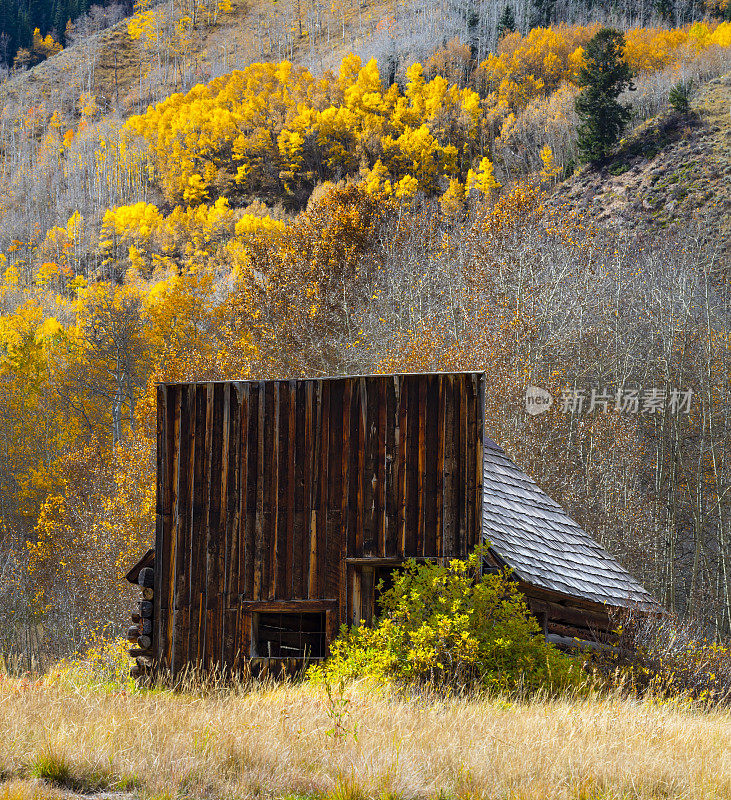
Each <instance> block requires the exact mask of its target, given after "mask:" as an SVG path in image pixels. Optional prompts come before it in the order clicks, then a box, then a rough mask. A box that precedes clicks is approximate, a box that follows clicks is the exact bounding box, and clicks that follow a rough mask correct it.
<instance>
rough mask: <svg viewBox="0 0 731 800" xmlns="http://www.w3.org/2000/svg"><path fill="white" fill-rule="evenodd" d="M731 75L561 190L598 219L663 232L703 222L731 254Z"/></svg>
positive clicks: (559, 194) (559, 198)
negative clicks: (688, 107) (689, 110)
mask: <svg viewBox="0 0 731 800" xmlns="http://www.w3.org/2000/svg"><path fill="white" fill-rule="evenodd" d="M730 109H731V74H729V75H726V76H724V77H721V78H716V79H714V80H711V81H710V82H709V83H707V84H706V85H704V86H702V87H701V88H700V90H699V92H698V95H697V97H696V98H695V100H694V101H693V103H692V113H691V114H689V115H681V114H678V113H674V112H667V113H664V114H662V115H660V116H659V117H655V118H653V119H651V120H648V121H647V122H646V123H644V124H643V125H641V126H639V127H638V128H637V129H636V130H635V131H633V132H632V133H631V134H630V135H629V136H627V138H626V140H625V141H624V143H623V144H622V145H621V146H620V148H619V149H618V151H617V152H616V154H614V155H613V156H612V157H611V158H610V159H608V160H607V162H606V164H605V165H604V166H603V167H602V168H601V169H593V168H591V167H585V168H584V169H583V170H581V172H580V173H579V174H578V175H576V176H574V177H572V178H570V179H569V180H567V181H566V182H564V183H563V184H562V185H560V186H559V187H558V188H557V191H556V196H555V197H554V199H553V201H552V202H553V203H554V204H557V203H568V204H569V205H570V206H572V207H575V208H576V209H577V210H579V211H581V212H582V214H583V215H584V216H586V217H588V218H589V219H591V220H592V221H594V222H597V223H600V224H603V225H607V226H610V227H616V228H619V229H620V230H621V231H623V232H629V231H635V232H637V233H642V232H645V233H655V234H657V233H659V232H661V231H667V230H672V229H674V228H677V227H687V226H688V225H690V224H692V223H693V222H694V221H696V222H698V223H701V224H702V227H703V229H704V231H705V234H706V238H708V239H715V240H716V242H717V244H718V250H719V254H723V256H724V257H725V258H726V260H728V258H729V257H730V256H731V114H729V110H730Z"/></svg>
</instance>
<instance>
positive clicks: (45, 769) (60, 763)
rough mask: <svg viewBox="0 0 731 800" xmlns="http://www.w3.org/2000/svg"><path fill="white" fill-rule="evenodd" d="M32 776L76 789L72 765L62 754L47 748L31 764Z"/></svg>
mask: <svg viewBox="0 0 731 800" xmlns="http://www.w3.org/2000/svg"><path fill="white" fill-rule="evenodd" d="M29 766H30V774H31V775H32V776H33V777H34V778H39V779H40V780H43V781H47V782H48V783H52V784H53V785H54V786H61V787H64V788H68V789H73V788H74V780H73V773H72V771H71V765H70V764H69V762H68V761H67V759H66V756H65V755H63V754H62V753H59V752H56V751H55V750H53V749H52V748H50V747H45V748H44V749H43V750H41V751H40V752H39V753H37V754H36V756H35V757H34V758H33V759H32V760H31V762H30V765H29Z"/></svg>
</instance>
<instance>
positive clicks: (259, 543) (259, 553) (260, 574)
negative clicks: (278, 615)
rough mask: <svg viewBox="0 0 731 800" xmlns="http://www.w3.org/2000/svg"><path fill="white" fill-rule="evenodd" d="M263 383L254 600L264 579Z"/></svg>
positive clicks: (259, 595)
mask: <svg viewBox="0 0 731 800" xmlns="http://www.w3.org/2000/svg"><path fill="white" fill-rule="evenodd" d="M264 387H265V383H264V382H263V381H260V382H259V386H258V389H259V407H258V412H257V420H258V424H257V431H256V438H257V458H256V516H255V518H254V587H253V597H254V600H261V599H262V593H263V589H262V584H263V580H264V475H265V472H264V464H265V455H264V453H265V451H266V449H267V448H266V436H265V427H266V422H265V417H264V415H265V405H266V393H265V390H264Z"/></svg>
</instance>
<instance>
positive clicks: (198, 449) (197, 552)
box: [186, 383, 210, 666]
mask: <svg viewBox="0 0 731 800" xmlns="http://www.w3.org/2000/svg"><path fill="white" fill-rule="evenodd" d="M208 405H209V404H208V384H205V383H199V384H196V392H195V455H194V465H193V466H194V476H193V492H192V498H191V500H192V507H193V511H192V522H191V538H190V543H189V550H188V554H187V558H188V563H187V569H188V574H189V575H190V582H189V594H188V613H189V625H188V658H187V660H186V666H187V665H188V664H190V665H191V666H197V665H199V645H200V640H201V636H200V634H201V600H202V597H203V581H204V578H205V563H206V559H205V544H206V520H207V517H208V513H207V512H208V474H209V470H208V453H209V452H210V447H209V438H208V437H209V431H210V428H209V414H208Z"/></svg>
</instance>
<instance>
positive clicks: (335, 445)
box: [322, 380, 345, 598]
mask: <svg viewBox="0 0 731 800" xmlns="http://www.w3.org/2000/svg"><path fill="white" fill-rule="evenodd" d="M327 383H328V386H329V388H330V413H329V414H328V420H329V425H328V428H329V434H328V459H327V460H328V480H327V517H326V521H325V563H324V564H323V573H324V578H325V582H324V585H323V589H322V592H323V593H322V597H328V598H338V595H339V588H340V560H341V547H340V542H341V520H342V517H341V510H342V506H343V438H342V433H343V395H344V388H345V381H343V380H329V381H327Z"/></svg>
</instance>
